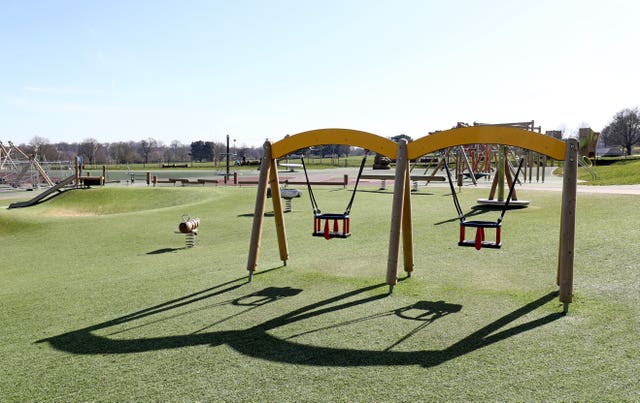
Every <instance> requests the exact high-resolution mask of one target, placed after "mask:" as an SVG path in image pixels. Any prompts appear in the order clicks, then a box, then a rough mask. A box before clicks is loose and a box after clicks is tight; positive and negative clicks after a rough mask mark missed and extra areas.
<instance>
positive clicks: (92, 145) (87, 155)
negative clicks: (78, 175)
mask: <svg viewBox="0 0 640 403" xmlns="http://www.w3.org/2000/svg"><path fill="white" fill-rule="evenodd" d="M98 148H100V143H98V140H96V139H94V138H88V139H85V140H84V141H83V142H82V143H80V144H79V145H78V155H81V156H82V158H84V161H85V162H86V163H88V164H89V165H94V164H95V162H96V151H98Z"/></svg>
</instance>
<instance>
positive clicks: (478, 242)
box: [458, 220, 502, 250]
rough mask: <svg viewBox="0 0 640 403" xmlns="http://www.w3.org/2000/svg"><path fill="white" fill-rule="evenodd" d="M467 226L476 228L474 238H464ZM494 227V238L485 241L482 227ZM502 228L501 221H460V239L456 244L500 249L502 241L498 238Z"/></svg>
mask: <svg viewBox="0 0 640 403" xmlns="http://www.w3.org/2000/svg"><path fill="white" fill-rule="evenodd" d="M467 227H470V228H475V229H476V237H475V239H466V234H465V229H466V228H467ZM485 228H495V230H496V239H495V241H487V240H486V239H485V234H484V229H485ZM501 228H502V221H501V220H498V221H461V222H460V240H459V241H458V246H472V247H474V248H476V249H478V250H479V249H481V248H492V249H500V248H501V247H502V242H501V240H500V230H501Z"/></svg>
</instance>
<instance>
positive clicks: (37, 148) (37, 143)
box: [29, 136, 49, 160]
mask: <svg viewBox="0 0 640 403" xmlns="http://www.w3.org/2000/svg"><path fill="white" fill-rule="evenodd" d="M29 145H31V147H33V152H34V153H35V155H36V158H37V159H39V160H42V158H43V157H44V152H45V149H46V148H47V146H48V145H49V139H46V138H44V137H40V136H35V137H34V138H32V139H31V141H30V142H29Z"/></svg>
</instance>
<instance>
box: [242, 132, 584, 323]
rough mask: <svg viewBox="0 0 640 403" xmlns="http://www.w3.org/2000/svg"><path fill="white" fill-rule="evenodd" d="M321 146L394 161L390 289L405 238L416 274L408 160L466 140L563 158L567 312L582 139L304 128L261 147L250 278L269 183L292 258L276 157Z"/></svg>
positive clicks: (283, 245) (561, 262) (408, 266)
mask: <svg viewBox="0 0 640 403" xmlns="http://www.w3.org/2000/svg"><path fill="white" fill-rule="evenodd" d="M323 144H344V145H351V146H356V147H362V148H364V149H367V150H370V151H374V152H377V153H379V154H381V155H383V156H386V157H389V158H391V159H395V160H396V171H395V185H394V196H393V202H392V203H393V204H392V211H391V228H390V231H389V233H390V237H389V253H388V258H387V272H386V282H387V284H388V285H389V292H390V293H391V292H392V291H393V287H394V286H395V285H396V284H397V282H398V257H399V252H400V244H401V241H402V248H403V260H404V261H403V263H404V271H405V272H406V273H407V275H408V276H410V275H411V273H412V272H413V267H414V261H413V228H412V218H411V191H410V186H409V183H410V169H409V161H410V160H413V159H415V158H418V157H420V156H422V155H425V154H428V153H432V152H435V151H438V150H443V149H446V148H449V147H456V146H460V145H465V144H502V145H509V146H515V147H520V148H524V149H528V150H532V151H536V152H538V153H540V154H544V155H547V156H549V157H552V158H553V159H555V160H560V161H562V160H563V161H564V176H563V185H562V211H561V219H560V240H559V253H558V267H557V284H558V286H559V288H560V297H559V298H560V301H561V302H562V303H563V304H564V308H563V310H564V312H565V313H566V312H567V311H568V304H569V303H571V302H572V299H573V260H574V259H573V258H574V243H575V219H576V217H575V211H576V185H577V167H578V140H577V139H573V138H570V139H567V140H566V141H561V140H558V139H555V138H552V137H549V136H546V135H543V134H539V133H535V132H532V131H528V130H524V129H520V128H514V127H509V126H470V127H462V128H455V129H451V130H445V131H440V132H436V133H433V134H430V135H427V136H425V137H422V138H419V139H417V140H415V141H413V142H411V143H407V141H406V140H405V139H401V140H400V141H399V142H398V143H395V142H393V141H391V140H389V139H387V138H384V137H382V136H378V135H375V134H372V133H367V132H362V131H357V130H350V129H319V130H312V131H307V132H302V133H299V134H296V135H292V136H289V137H287V138H285V139H283V140H280V141H277V142H275V143H271V142H270V141H266V142H265V143H264V146H263V158H262V163H261V166H260V178H259V181H258V190H257V195H256V204H255V210H254V214H253V227H252V230H251V239H250V244H249V255H248V262H247V270H248V271H249V281H251V279H252V276H253V273H254V272H255V270H256V267H257V265H258V256H259V251H260V243H261V236H262V224H263V220H264V212H265V204H266V200H267V186H269V187H270V189H271V195H272V197H271V200H272V202H273V211H274V219H275V226H276V234H277V238H278V247H279V252H280V259H281V260H282V262H283V264H284V265H286V263H287V260H288V258H289V251H288V244H287V237H286V228H285V222H284V214H283V208H282V201H281V198H280V187H279V180H278V162H277V160H278V158H281V157H284V156H286V155H287V154H290V153H292V152H294V151H296V150H300V149H303V148H307V147H312V146H317V145H323Z"/></svg>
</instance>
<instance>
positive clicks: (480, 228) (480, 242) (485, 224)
mask: <svg viewBox="0 0 640 403" xmlns="http://www.w3.org/2000/svg"><path fill="white" fill-rule="evenodd" d="M443 160H444V167H445V169H446V171H447V178H448V179H449V187H450V188H451V197H452V198H453V204H454V206H455V208H456V211H457V212H458V219H459V220H460V240H459V241H458V246H473V247H475V248H476V250H480V249H481V248H483V247H485V248H494V249H500V248H501V247H502V242H501V239H500V232H501V229H502V220H503V219H504V215H505V213H506V212H507V209H508V208H509V202H510V201H511V197H512V196H513V193H514V188H515V186H516V183H517V182H518V176H520V171H521V170H522V164H523V163H524V158H521V159H520V165H519V166H518V171H517V172H516V176H515V179H514V180H513V182H512V183H511V187H510V189H509V195H508V196H507V200H506V201H505V203H504V206H503V207H502V212H501V213H500V216H499V217H498V219H497V220H496V221H481V220H473V221H467V220H466V217H465V214H464V213H463V212H462V209H461V208H460V202H459V201H458V195H457V193H456V189H455V187H454V186H453V180H452V179H451V171H450V170H449V165H448V164H447V159H446V158H443ZM467 227H469V228H475V229H476V237H475V239H473V240H468V239H466V235H465V229H466V228H467ZM486 228H494V229H495V230H496V238H495V241H493V242H491V241H486V240H485V233H484V230H485V229H486Z"/></svg>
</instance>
